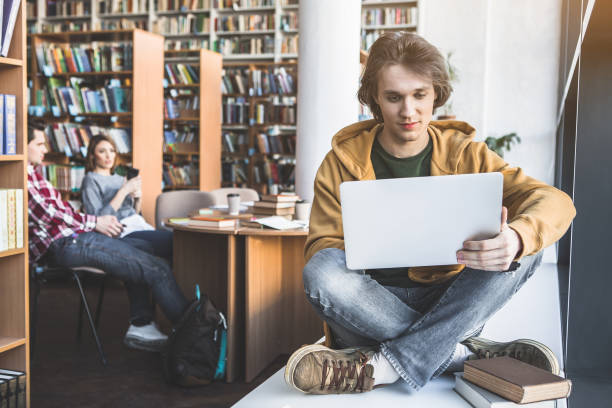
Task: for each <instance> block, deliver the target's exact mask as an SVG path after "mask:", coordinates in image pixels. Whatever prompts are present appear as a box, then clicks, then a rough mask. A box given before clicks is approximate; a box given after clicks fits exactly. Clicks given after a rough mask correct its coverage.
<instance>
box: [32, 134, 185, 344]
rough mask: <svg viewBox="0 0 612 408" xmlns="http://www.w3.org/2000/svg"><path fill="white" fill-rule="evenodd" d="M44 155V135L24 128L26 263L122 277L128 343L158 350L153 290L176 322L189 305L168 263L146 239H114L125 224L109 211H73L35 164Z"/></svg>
mask: <svg viewBox="0 0 612 408" xmlns="http://www.w3.org/2000/svg"><path fill="white" fill-rule="evenodd" d="M45 153H47V148H46V142H45V134H44V132H43V131H42V130H41V129H38V128H36V127H35V126H30V127H29V128H28V215H29V218H28V228H29V240H30V242H29V247H30V261H31V262H42V263H45V264H49V265H51V266H56V267H75V266H92V267H96V268H100V269H102V270H104V271H105V272H106V273H107V274H108V275H109V276H113V277H116V278H118V279H120V280H122V281H123V282H124V284H125V287H126V289H127V292H128V297H129V300H130V326H129V328H128V331H127V333H126V335H125V338H124V343H125V344H126V345H127V346H128V347H132V348H137V349H141V350H148V351H160V350H161V349H162V348H163V347H164V346H165V344H166V340H167V336H166V335H165V334H163V333H162V332H160V331H159V330H158V328H157V326H156V325H155V323H154V322H153V314H154V310H153V304H152V302H151V292H152V293H153V296H154V297H155V300H156V301H157V304H159V306H160V308H161V310H162V311H163V312H164V314H165V315H166V317H167V318H168V319H169V320H170V321H171V322H172V323H176V322H178V320H179V319H180V318H181V316H182V315H183V313H184V312H185V310H186V309H187V306H188V303H187V299H185V296H184V295H183V293H182V292H181V290H180V288H179V287H178V284H177V283H176V280H175V279H174V275H173V274H172V270H171V269H170V266H169V265H168V262H167V261H165V260H164V259H162V258H158V257H156V256H154V255H152V253H153V247H152V246H151V244H150V243H149V242H147V241H144V240H140V239H136V238H129V237H126V238H121V239H119V238H114V237H116V236H118V235H119V234H120V233H121V230H122V229H123V226H122V225H121V223H120V222H119V221H118V220H117V218H116V217H115V216H113V215H101V216H97V217H96V216H94V215H88V214H84V213H80V212H78V211H75V210H74V209H73V208H72V206H71V205H70V204H69V203H67V202H65V201H63V200H62V199H61V195H60V194H59V193H58V191H57V190H56V189H55V188H54V187H53V186H52V185H51V183H49V182H48V181H47V180H46V179H45V178H44V177H43V176H42V174H41V173H40V170H39V169H38V168H37V166H38V165H40V164H41V163H42V162H43V159H44V156H45Z"/></svg>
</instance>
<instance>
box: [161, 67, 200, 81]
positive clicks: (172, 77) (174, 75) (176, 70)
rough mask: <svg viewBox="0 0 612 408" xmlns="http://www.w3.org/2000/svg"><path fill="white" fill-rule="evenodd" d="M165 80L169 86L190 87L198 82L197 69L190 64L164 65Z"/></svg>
mask: <svg viewBox="0 0 612 408" xmlns="http://www.w3.org/2000/svg"><path fill="white" fill-rule="evenodd" d="M164 68H165V70H166V79H167V80H168V82H169V83H170V84H171V85H190V84H197V83H198V82H200V77H199V75H198V67H197V66H196V65H191V64H165V65H164Z"/></svg>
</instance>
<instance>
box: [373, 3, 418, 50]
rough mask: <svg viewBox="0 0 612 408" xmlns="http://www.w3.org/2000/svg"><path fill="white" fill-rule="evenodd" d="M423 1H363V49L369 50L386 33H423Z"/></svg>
mask: <svg viewBox="0 0 612 408" xmlns="http://www.w3.org/2000/svg"><path fill="white" fill-rule="evenodd" d="M421 15H422V1H419V0H411V1H406V0H403V1H402V0H363V1H362V3H361V49H362V50H368V49H369V48H370V46H371V45H372V44H373V43H374V41H376V39H377V38H378V37H379V36H380V35H381V34H383V33H384V32H386V31H412V32H417V31H418V32H419V33H420V32H422V24H421V25H420V21H421V20H422V18H421Z"/></svg>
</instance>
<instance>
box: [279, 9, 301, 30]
mask: <svg viewBox="0 0 612 408" xmlns="http://www.w3.org/2000/svg"><path fill="white" fill-rule="evenodd" d="M280 29H281V30H283V31H288V30H297V29H298V13H296V12H295V11H287V12H285V13H284V14H283V15H282V16H281V20H280Z"/></svg>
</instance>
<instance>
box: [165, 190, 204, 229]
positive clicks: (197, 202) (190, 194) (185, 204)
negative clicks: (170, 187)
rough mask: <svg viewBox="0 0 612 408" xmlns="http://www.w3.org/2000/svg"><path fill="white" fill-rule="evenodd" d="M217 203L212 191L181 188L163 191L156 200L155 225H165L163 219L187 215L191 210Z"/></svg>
mask: <svg viewBox="0 0 612 408" xmlns="http://www.w3.org/2000/svg"><path fill="white" fill-rule="evenodd" d="M214 204H215V198H214V196H213V195H212V194H211V193H208V192H206V191H197V190H179V191H169V192H166V193H161V194H160V195H158V196H157V200H156V201H155V227H156V228H157V229H168V228H166V227H164V225H163V220H164V219H165V218H170V217H178V218H182V217H187V216H188V215H189V213H190V212H192V211H194V210H197V209H199V208H204V207H210V206H211V205H214Z"/></svg>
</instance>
